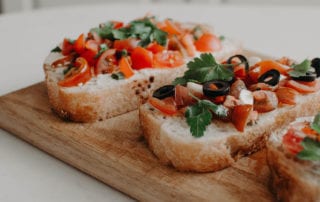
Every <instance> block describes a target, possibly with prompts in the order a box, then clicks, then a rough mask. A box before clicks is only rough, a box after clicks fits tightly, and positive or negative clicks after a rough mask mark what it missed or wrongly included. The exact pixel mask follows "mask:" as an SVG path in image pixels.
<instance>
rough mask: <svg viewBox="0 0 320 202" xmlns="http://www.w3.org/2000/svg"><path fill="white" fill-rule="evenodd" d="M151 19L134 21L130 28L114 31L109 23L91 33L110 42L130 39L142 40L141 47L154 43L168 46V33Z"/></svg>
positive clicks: (92, 30)
mask: <svg viewBox="0 0 320 202" xmlns="http://www.w3.org/2000/svg"><path fill="white" fill-rule="evenodd" d="M150 19H151V18H144V19H140V20H134V21H132V22H130V23H129V26H126V27H123V28H120V29H114V28H113V23H112V22H107V23H105V24H103V25H102V26H101V27H96V28H93V29H91V30H90V32H96V33H97V34H98V35H99V36H100V37H101V38H104V39H109V40H116V39H119V40H122V39H127V38H130V37H133V38H137V39H140V42H139V45H140V46H142V47H145V46H147V45H148V44H150V43H151V42H153V41H156V42H157V43H158V44H160V45H163V46H164V45H166V43H167V33H166V32H164V31H162V30H160V29H158V28H157V27H156V26H155V25H154V24H153V23H152V22H151V20H150Z"/></svg>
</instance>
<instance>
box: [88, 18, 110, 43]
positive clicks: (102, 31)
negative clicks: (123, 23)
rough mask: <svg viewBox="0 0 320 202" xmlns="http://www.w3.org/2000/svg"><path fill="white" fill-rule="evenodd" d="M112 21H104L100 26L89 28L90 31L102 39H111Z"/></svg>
mask: <svg viewBox="0 0 320 202" xmlns="http://www.w3.org/2000/svg"><path fill="white" fill-rule="evenodd" d="M112 30H113V23H112V22H106V23H104V24H103V25H102V26H101V27H95V28H92V29H91V30H90V32H95V33H97V34H98V35H99V36H100V37H101V38H103V39H110V40H113V39H114V38H113V33H112Z"/></svg>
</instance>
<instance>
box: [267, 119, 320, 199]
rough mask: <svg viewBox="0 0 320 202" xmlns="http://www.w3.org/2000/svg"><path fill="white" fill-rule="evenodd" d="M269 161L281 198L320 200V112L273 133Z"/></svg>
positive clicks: (268, 149) (277, 195) (269, 146)
mask: <svg viewBox="0 0 320 202" xmlns="http://www.w3.org/2000/svg"><path fill="white" fill-rule="evenodd" d="M267 160H268V165H269V167H270V170H271V176H272V183H271V185H272V186H271V188H272V190H273V192H274V193H275V194H276V198H277V199H278V200H280V201H292V202H295V201H320V113H319V114H318V115H316V116H315V117H300V118H298V119H296V120H295V121H294V122H292V123H290V124H289V126H288V127H285V129H282V130H278V131H277V132H273V133H272V135H271V137H270V139H269V141H268V144H267Z"/></svg>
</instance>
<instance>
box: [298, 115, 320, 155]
mask: <svg viewBox="0 0 320 202" xmlns="http://www.w3.org/2000/svg"><path fill="white" fill-rule="evenodd" d="M311 128H312V129H313V130H315V131H316V132H317V133H318V135H319V134H320V113H319V114H317V115H316V116H315V118H314V120H313V123H312V124H311ZM301 145H302V147H303V150H302V151H300V152H299V153H298V155H297V157H298V158H299V159H303V160H310V161H320V142H319V141H317V140H315V139H312V138H310V137H305V138H304V139H303V141H302V142H301Z"/></svg>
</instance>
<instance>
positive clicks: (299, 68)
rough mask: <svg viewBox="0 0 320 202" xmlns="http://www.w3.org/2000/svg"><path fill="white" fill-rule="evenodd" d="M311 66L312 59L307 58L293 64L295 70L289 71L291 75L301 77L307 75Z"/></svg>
mask: <svg viewBox="0 0 320 202" xmlns="http://www.w3.org/2000/svg"><path fill="white" fill-rule="evenodd" d="M310 67H311V61H310V60H308V59H305V60H304V61H303V62H301V63H300V64H295V65H293V70H292V71H290V72H289V75H290V76H291V77H300V76H305V75H307V72H308V70H309V69H310Z"/></svg>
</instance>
